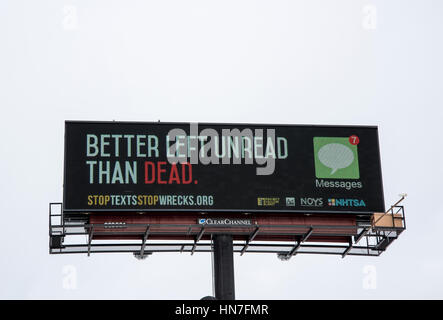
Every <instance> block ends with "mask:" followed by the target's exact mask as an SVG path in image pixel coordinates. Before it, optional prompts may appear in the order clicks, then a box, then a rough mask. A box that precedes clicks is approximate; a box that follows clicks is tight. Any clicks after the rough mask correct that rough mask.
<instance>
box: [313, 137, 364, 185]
mask: <svg viewBox="0 0 443 320" xmlns="http://www.w3.org/2000/svg"><path fill="white" fill-rule="evenodd" d="M314 159H315V176H316V177H317V178H326V179H359V178H360V170H359V166H358V152H357V145H352V144H351V143H350V142H349V138H346V137H345V138H343V137H314Z"/></svg>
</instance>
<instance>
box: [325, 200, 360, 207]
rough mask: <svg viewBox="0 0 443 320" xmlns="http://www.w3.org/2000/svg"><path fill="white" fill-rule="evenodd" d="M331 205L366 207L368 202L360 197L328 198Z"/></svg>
mask: <svg viewBox="0 0 443 320" xmlns="http://www.w3.org/2000/svg"><path fill="white" fill-rule="evenodd" d="M328 206H330V207H366V203H365V202H364V201H363V200H359V199H336V198H331V199H328Z"/></svg>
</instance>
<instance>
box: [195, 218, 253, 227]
mask: <svg viewBox="0 0 443 320" xmlns="http://www.w3.org/2000/svg"><path fill="white" fill-rule="evenodd" d="M198 224H204V225H246V226H249V225H252V224H253V221H252V220H251V219H229V218H207V219H204V218H201V219H198Z"/></svg>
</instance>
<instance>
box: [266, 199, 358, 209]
mask: <svg viewBox="0 0 443 320" xmlns="http://www.w3.org/2000/svg"><path fill="white" fill-rule="evenodd" d="M284 203H285V204H286V207H297V206H300V207H317V208H321V207H324V206H328V207H348V208H352V207H366V203H365V202H364V200H362V199H353V198H322V197H286V198H285V202H284ZM279 204H280V198H275V197H273V198H257V205H258V206H267V207H273V206H277V205H279Z"/></svg>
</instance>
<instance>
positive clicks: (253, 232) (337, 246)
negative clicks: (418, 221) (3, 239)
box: [49, 203, 406, 260]
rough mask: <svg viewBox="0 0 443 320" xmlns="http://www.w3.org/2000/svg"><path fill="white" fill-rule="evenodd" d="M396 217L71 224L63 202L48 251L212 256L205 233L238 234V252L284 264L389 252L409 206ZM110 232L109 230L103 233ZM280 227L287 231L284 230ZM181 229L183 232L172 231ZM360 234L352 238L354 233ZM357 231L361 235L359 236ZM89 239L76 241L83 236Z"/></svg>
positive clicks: (52, 212)
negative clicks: (350, 222) (384, 220)
mask: <svg viewBox="0 0 443 320" xmlns="http://www.w3.org/2000/svg"><path fill="white" fill-rule="evenodd" d="M385 214H390V215H392V219H393V221H392V225H393V226H395V225H396V224H395V220H396V219H401V225H402V227H375V226H374V225H368V224H367V223H366V224H363V223H362V224H358V225H357V227H355V226H340V227H339V228H340V229H341V230H343V231H347V232H342V233H340V232H338V233H334V232H337V231H336V230H337V226H324V225H311V226H306V225H294V226H288V225H281V226H278V225H277V226H276V225H272V226H270V225H251V226H229V227H223V226H216V227H212V226H208V225H205V226H202V225H198V224H190V225H173V224H149V225H148V224H126V223H125V224H117V225H110V224H89V223H88V222H86V221H82V220H78V221H70V220H65V219H64V217H63V204H62V203H50V204H49V238H50V241H49V253H50V254H72V253H80V254H87V255H88V256H89V255H90V254H91V253H132V254H134V255H135V256H138V257H141V258H145V257H146V256H148V255H151V254H152V253H161V252H180V253H190V254H191V255H192V254H194V253H195V252H212V251H213V246H212V243H211V240H202V237H203V235H205V236H210V238H212V236H213V235H216V234H221V233H223V234H226V233H227V231H226V230H227V229H226V228H229V231H228V233H229V234H232V235H234V236H242V237H243V238H244V239H245V240H235V241H234V244H233V247H234V252H236V253H239V254H240V255H243V254H245V253H274V254H277V255H278V256H279V258H281V259H282V260H288V259H290V258H291V257H293V256H295V255H298V254H329V255H339V256H342V257H343V258H344V257H346V256H379V255H380V254H382V253H383V252H384V251H385V250H386V248H387V247H388V246H389V245H390V244H391V243H392V242H393V241H395V240H396V239H397V238H398V236H399V235H400V234H401V233H402V232H403V231H404V230H405V229H406V222H405V216H404V207H403V206H400V205H398V203H396V204H395V205H393V206H391V208H390V209H389V210H388V211H387V212H386V213H385ZM103 228H106V229H107V230H106V232H104V231H99V230H103ZM279 229H281V230H282V231H279ZM168 230H182V231H168ZM351 231H352V232H353V233H355V234H354V235H353V236H352V237H351V236H349V235H350V232H351ZM355 231H356V232H355ZM179 234H180V235H183V234H185V235H189V236H192V237H194V241H192V240H182V241H161V240H152V239H151V238H150V237H152V236H165V237H167V236H174V235H179ZM100 235H102V236H116V237H118V236H124V235H130V236H136V237H139V239H140V240H141V243H140V240H126V241H121V240H100V239H94V236H100ZM257 235H261V236H263V235H267V236H273V235H291V236H293V239H294V241H295V244H294V242H288V241H286V242H282V241H266V242H264V241H257V240H255V239H256V236H257ZM312 235H315V236H322V235H326V236H338V237H340V236H344V235H345V236H349V239H350V241H349V243H348V244H347V243H329V242H307V240H309V238H310V237H311V236H312ZM76 236H85V237H81V238H83V239H86V241H77V240H76V239H77V238H78V237H76Z"/></svg>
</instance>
